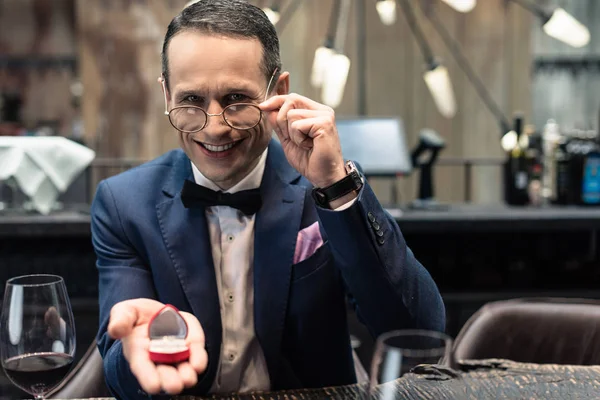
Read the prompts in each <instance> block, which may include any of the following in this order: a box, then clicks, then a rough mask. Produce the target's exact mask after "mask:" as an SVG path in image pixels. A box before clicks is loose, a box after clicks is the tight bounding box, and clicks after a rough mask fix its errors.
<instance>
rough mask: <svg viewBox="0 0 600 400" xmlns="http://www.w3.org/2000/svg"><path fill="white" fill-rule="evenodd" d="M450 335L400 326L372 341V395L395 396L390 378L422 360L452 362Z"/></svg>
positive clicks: (386, 399)
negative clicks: (373, 347)
mask: <svg viewBox="0 0 600 400" xmlns="http://www.w3.org/2000/svg"><path fill="white" fill-rule="evenodd" d="M451 360H452V339H451V338H450V337H449V336H448V335H446V334H444V333H441V332H435V331H427V330H399V331H393V332H389V333H385V334H383V335H381V336H380V337H379V338H378V339H377V342H376V344H375V352H374V354H373V361H372V364H371V374H370V381H369V397H370V398H371V399H380V400H395V399H396V392H395V390H394V385H393V381H394V380H396V379H398V378H400V377H402V376H403V375H404V374H406V373H409V372H411V371H412V370H413V369H414V368H415V367H417V366H418V365H422V364H429V365H431V364H448V365H451V364H452V361H451Z"/></svg>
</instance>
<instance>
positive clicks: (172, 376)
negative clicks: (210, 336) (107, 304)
mask: <svg viewBox="0 0 600 400" xmlns="http://www.w3.org/2000/svg"><path fill="white" fill-rule="evenodd" d="M164 306H165V305H164V304H162V303H160V302H158V301H156V300H151V299H134V300H126V301H122V302H120V303H117V304H115V306H114V307H113V308H112V309H111V311H110V322H109V324H108V334H109V335H110V336H111V337H112V338H113V339H121V342H122V343H123V354H124V355H125V358H126V359H127V361H128V362H129V367H130V368H131V372H133V374H134V375H135V377H136V378H137V380H138V382H139V384H140V386H141V387H142V389H143V390H144V391H145V392H146V393H148V394H158V393H160V391H161V390H163V391H165V392H166V393H168V394H178V393H180V392H181V391H182V390H183V389H184V388H189V387H192V386H194V385H196V383H197V382H198V374H201V373H203V372H204V370H206V366H207V364H208V354H207V353H206V350H205V348H204V331H203V330H202V327H201V326H200V322H199V321H198V319H197V318H196V317H194V316H193V315H192V314H189V313H186V312H181V315H182V316H183V318H184V319H185V322H186V323H187V326H188V335H187V338H186V344H187V345H188V347H189V349H190V358H189V360H188V361H186V362H182V363H179V364H177V365H176V366H171V365H156V364H154V363H153V362H152V361H151V360H150V355H149V353H148V349H149V345H150V338H149V337H148V323H149V322H150V319H151V318H152V317H153V316H154V314H156V313H157V312H158V311H159V310H161V309H162V308H163V307H164Z"/></svg>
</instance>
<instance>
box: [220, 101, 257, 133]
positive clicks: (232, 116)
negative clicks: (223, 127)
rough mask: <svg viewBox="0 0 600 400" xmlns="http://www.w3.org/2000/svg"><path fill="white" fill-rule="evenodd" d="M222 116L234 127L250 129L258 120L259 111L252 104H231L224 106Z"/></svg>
mask: <svg viewBox="0 0 600 400" xmlns="http://www.w3.org/2000/svg"><path fill="white" fill-rule="evenodd" d="M223 117H225V121H227V123H228V124H229V125H230V126H231V127H232V128H234V129H250V128H254V127H255V126H256V125H258V123H259V122H260V117H261V111H260V108H258V107H257V106H255V105H252V104H232V105H230V106H228V107H227V108H225V110H224V112H223Z"/></svg>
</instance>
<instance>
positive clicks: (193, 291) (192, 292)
mask: <svg viewBox="0 0 600 400" xmlns="http://www.w3.org/2000/svg"><path fill="white" fill-rule="evenodd" d="M180 158H181V159H180V160H178V161H177V162H176V164H175V165H174V166H173V172H172V175H171V179H170V180H169V181H168V182H167V183H166V185H165V187H164V189H163V192H164V193H165V194H166V195H167V196H168V197H169V198H168V199H167V200H166V201H164V202H162V203H160V204H158V205H157V206H156V212H157V216H158V221H159V223H160V229H161V233H162V235H163V240H164V243H165V245H166V247H167V250H168V252H169V256H170V258H171V261H172V262H173V267H174V268H175V271H176V273H177V275H178V277H179V281H180V283H181V288H182V289H183V291H184V293H185V295H186V297H187V299H188V301H189V303H190V306H191V308H192V312H193V314H194V315H195V316H196V317H197V318H198V320H199V321H200V323H201V324H202V327H203V328H204V333H205V336H206V348H207V352H208V354H209V359H210V361H211V362H210V363H209V371H208V373H209V375H213V374H214V373H216V367H217V365H218V360H219V356H220V344H221V337H222V336H221V333H222V331H221V329H222V327H221V316H220V311H219V293H218V290H217V283H216V277H215V268H214V264H213V258H212V250H211V243H210V235H209V232H208V226H207V223H206V217H205V214H204V209H200V208H190V209H186V208H185V207H184V206H183V203H182V202H181V197H180V194H179V192H180V191H181V187H182V186H183V182H184V180H185V179H193V175H192V171H191V165H190V161H189V159H188V158H187V157H186V156H185V155H183V153H182V156H181V157H180ZM213 376H214V375H213ZM208 380H209V381H210V382H211V383H212V379H208Z"/></svg>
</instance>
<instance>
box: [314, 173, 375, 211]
mask: <svg viewBox="0 0 600 400" xmlns="http://www.w3.org/2000/svg"><path fill="white" fill-rule="evenodd" d="M345 168H346V172H347V173H348V175H347V176H346V177H345V178H343V179H341V180H339V181H337V182H336V183H334V184H333V185H330V186H327V187H325V188H314V189H313V190H312V196H313V199H315V202H316V203H317V204H318V205H319V206H321V207H323V208H329V209H330V208H331V207H330V206H329V203H330V202H332V201H334V200H336V199H339V198H340V197H343V196H345V195H347V194H348V193H350V192H353V191H359V190H360V189H361V188H362V187H363V181H362V178H361V176H360V173H359V172H358V169H357V168H356V165H355V164H354V163H353V162H352V161H347V162H346V164H345Z"/></svg>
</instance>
